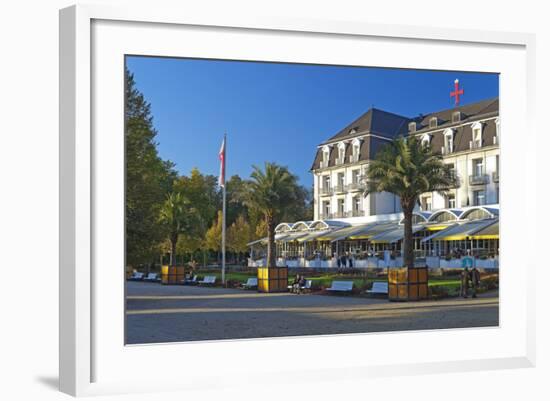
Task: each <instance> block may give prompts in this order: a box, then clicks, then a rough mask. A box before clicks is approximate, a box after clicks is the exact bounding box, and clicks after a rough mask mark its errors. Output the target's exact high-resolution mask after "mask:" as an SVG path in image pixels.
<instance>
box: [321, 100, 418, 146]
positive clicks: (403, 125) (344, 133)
mask: <svg viewBox="0 0 550 401" xmlns="http://www.w3.org/2000/svg"><path fill="white" fill-rule="evenodd" d="M409 121H410V118H408V117H404V116H400V115H398V114H394V113H390V112H387V111H384V110H380V109H375V108H371V109H370V110H369V111H367V112H366V113H364V114H363V115H361V116H360V117H359V118H357V119H356V120H355V121H353V122H352V123H351V124H348V125H347V126H346V127H344V128H343V129H342V130H341V131H339V132H338V133H337V134H336V135H333V136H332V137H330V138H329V139H328V140H327V141H325V142H324V143H323V144H327V143H333V142H338V141H341V140H343V139H352V138H354V137H357V136H361V135H365V134H375V135H380V136H383V137H386V138H389V139H393V138H395V137H396V136H398V135H400V134H401V135H404V134H406V133H407V123H408V122H409Z"/></svg>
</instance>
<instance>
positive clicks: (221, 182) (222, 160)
mask: <svg viewBox="0 0 550 401" xmlns="http://www.w3.org/2000/svg"><path fill="white" fill-rule="evenodd" d="M218 157H219V158H220V177H219V178H218V184H219V186H220V187H225V136H224V138H223V142H222V147H221V148H220V153H219V154H218Z"/></svg>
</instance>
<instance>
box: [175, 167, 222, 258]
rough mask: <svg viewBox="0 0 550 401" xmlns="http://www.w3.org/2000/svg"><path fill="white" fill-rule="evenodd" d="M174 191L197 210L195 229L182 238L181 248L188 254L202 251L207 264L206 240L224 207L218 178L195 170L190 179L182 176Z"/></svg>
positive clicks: (177, 181) (192, 171)
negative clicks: (208, 231) (209, 229)
mask: <svg viewBox="0 0 550 401" xmlns="http://www.w3.org/2000/svg"><path fill="white" fill-rule="evenodd" d="M174 189H175V190H177V191H179V192H181V193H182V194H183V195H184V196H185V197H186V198H187V199H189V201H190V202H191V204H192V205H193V207H194V208H195V210H196V215H195V224H194V226H193V229H192V230H191V231H190V232H187V233H184V234H183V235H182V236H181V239H180V247H179V248H180V249H182V250H183V249H187V252H194V251H196V250H200V251H201V252H202V259H203V263H206V258H207V255H206V250H207V247H206V246H205V242H204V238H205V236H206V233H207V230H208V228H209V227H210V226H211V225H212V223H213V222H214V221H215V219H216V214H217V212H218V211H219V210H221V207H222V206H221V203H222V201H221V193H220V190H219V188H218V182H217V178H216V177H215V176H213V175H204V174H202V173H201V172H200V171H199V170H198V169H197V168H193V169H192V170H191V175H190V176H189V177H186V176H182V177H179V178H178V180H176V182H175V183H174ZM184 241H185V243H183V242H184Z"/></svg>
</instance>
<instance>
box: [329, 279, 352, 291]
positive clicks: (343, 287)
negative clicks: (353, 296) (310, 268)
mask: <svg viewBox="0 0 550 401" xmlns="http://www.w3.org/2000/svg"><path fill="white" fill-rule="evenodd" d="M326 290H327V291H335V292H351V290H353V281H333V282H332V284H331V286H330V288H327V289H326Z"/></svg>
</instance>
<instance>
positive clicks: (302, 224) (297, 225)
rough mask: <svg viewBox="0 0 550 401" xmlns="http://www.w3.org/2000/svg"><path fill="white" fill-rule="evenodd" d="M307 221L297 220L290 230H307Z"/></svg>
mask: <svg viewBox="0 0 550 401" xmlns="http://www.w3.org/2000/svg"><path fill="white" fill-rule="evenodd" d="M309 223H310V222H307V221H297V222H296V223H294V224H293V225H292V231H304V230H309Z"/></svg>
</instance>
